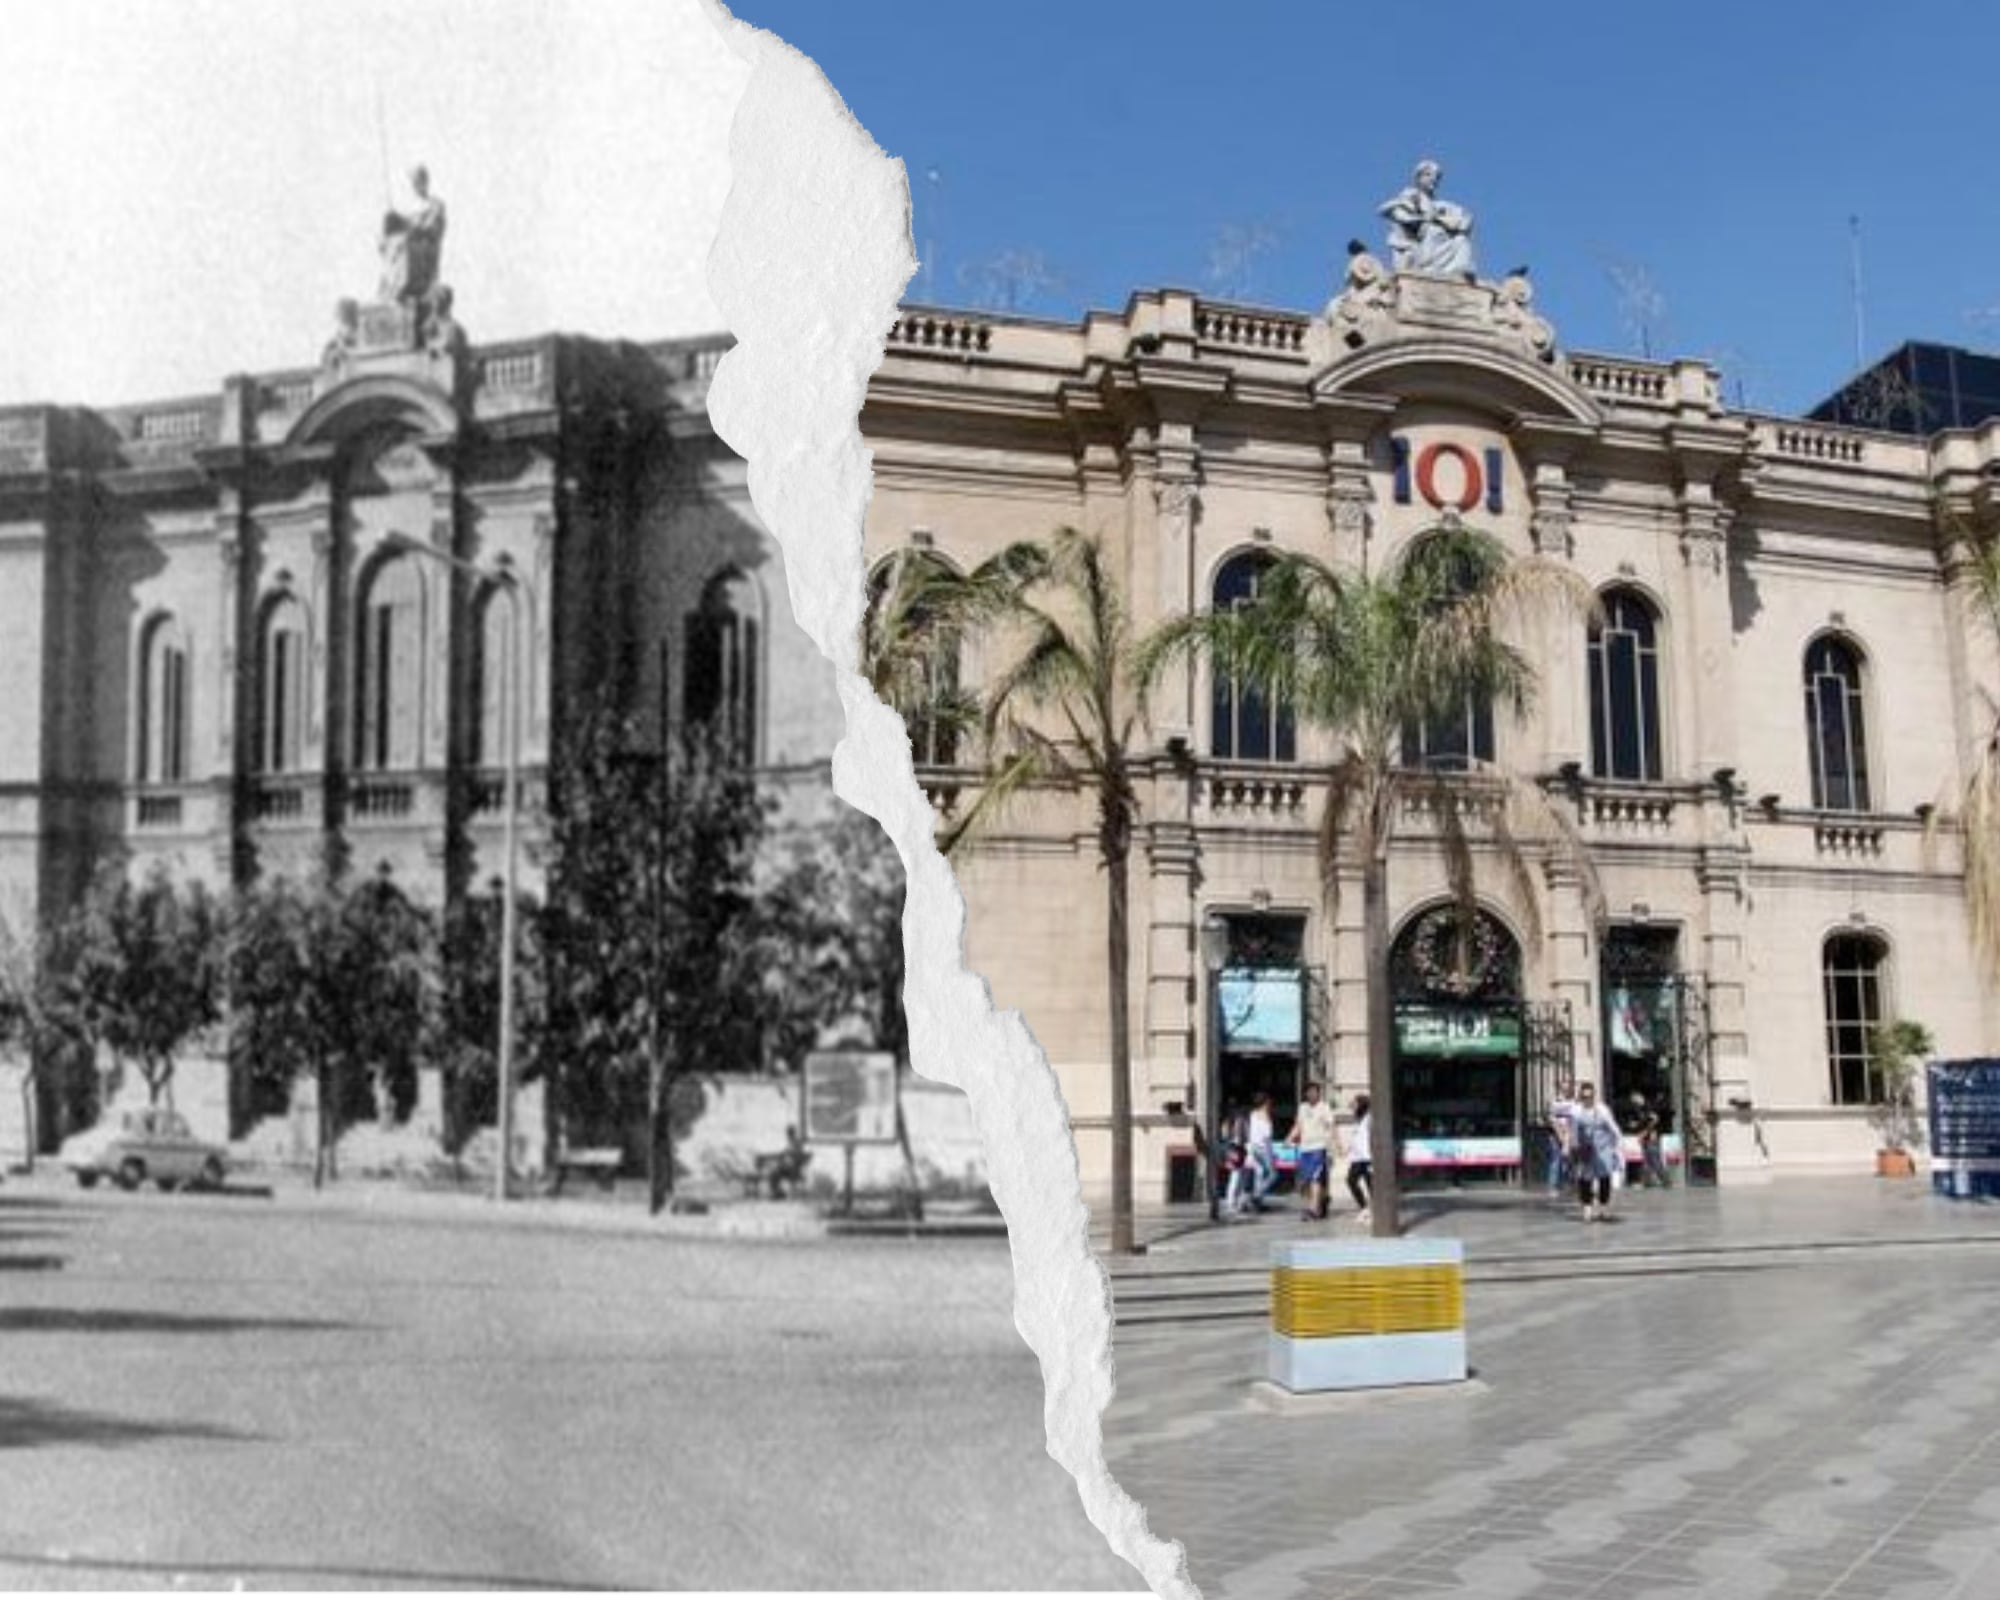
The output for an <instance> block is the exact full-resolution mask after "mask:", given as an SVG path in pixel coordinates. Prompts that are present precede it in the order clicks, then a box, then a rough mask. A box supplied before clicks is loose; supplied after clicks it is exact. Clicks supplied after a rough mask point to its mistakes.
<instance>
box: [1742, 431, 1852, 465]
mask: <svg viewBox="0 0 2000 1600" xmlns="http://www.w3.org/2000/svg"><path fill="white" fill-rule="evenodd" d="M1757 437H1758V443H1759V444H1762V445H1767V446H1768V448H1769V449H1770V450H1771V452H1772V453H1773V454H1774V455H1779V456H1784V457H1786V458H1787V459H1789V460H1793V461H1812V462H1821V463H1825V464H1828V465H1832V466H1842V467H1859V466H1862V465H1865V464H1866V461H1867V441H1866V440H1865V439H1864V438H1863V436H1862V435H1860V434H1858V433H1850V432H1847V431H1846V430H1844V429H1840V428H1806V427H1800V426H1798V425H1796V424H1794V423H1788V422H1780V423H1774V424H1769V425H1767V426H1765V427H1761V428H1759V429H1758V435H1757Z"/></svg>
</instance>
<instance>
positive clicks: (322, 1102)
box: [313, 1061, 332, 1189]
mask: <svg viewBox="0 0 2000 1600" xmlns="http://www.w3.org/2000/svg"><path fill="white" fill-rule="evenodd" d="M313 1076H314V1077H315V1078H316V1079H317V1081H318V1083H319V1105H318V1106H317V1107H316V1108H315V1109H314V1116H313V1128H314V1137H313V1187H314V1188H315V1189H320V1188H324V1187H325V1185H326V1158H327V1148H328V1140H327V1136H326V1132H327V1127H326V1119H327V1103H328V1102H329V1101H330V1100H331V1099H332V1096H331V1095H330V1094H329V1093H328V1092H327V1089H328V1086H327V1070H326V1063H325V1062H324V1061H321V1062H320V1064H319V1070H318V1071H317V1072H316V1073H314V1075H313Z"/></svg>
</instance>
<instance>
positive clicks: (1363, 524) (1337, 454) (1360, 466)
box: [1326, 439, 1375, 568]
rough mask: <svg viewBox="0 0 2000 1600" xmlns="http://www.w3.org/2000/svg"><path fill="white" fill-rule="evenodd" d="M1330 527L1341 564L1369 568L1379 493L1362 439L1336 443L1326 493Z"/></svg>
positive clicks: (1338, 561)
mask: <svg viewBox="0 0 2000 1600" xmlns="http://www.w3.org/2000/svg"><path fill="white" fill-rule="evenodd" d="M1326 525H1327V532H1328V534H1329V535H1330V536H1331V538H1332V540H1333V552H1332V553H1333V560H1334V562H1335V563H1336V564H1337V565H1342V566H1352V567H1357V568H1365V567H1366V566H1367V565H1368V561H1369V556H1370V551H1369V541H1370V540H1371V539H1372V538H1373V536H1374V530H1375V490H1374V487H1373V485H1372V484H1371V483H1370V482H1369V476H1368V457H1367V453H1366V447H1365V446H1364V445H1363V444H1362V442H1361V441H1360V440H1358V439H1342V440H1339V441H1337V442H1336V443H1335V445H1334V447H1333V452H1332V460H1331V462H1330V472H1329V475H1328V480H1327V490H1326Z"/></svg>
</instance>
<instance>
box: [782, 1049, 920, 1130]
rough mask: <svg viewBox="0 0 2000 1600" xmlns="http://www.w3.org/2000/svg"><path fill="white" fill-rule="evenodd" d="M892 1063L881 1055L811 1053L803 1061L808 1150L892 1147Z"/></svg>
mask: <svg viewBox="0 0 2000 1600" xmlns="http://www.w3.org/2000/svg"><path fill="white" fill-rule="evenodd" d="M898 1088H899V1084H898V1081H897V1077H896V1058H895V1057H894V1056H893V1055H890V1054H889V1053H888V1052H886V1051H880V1050H815V1051H814V1052H813V1053H812V1054H810V1055H808V1056H807V1057H806V1059H805V1137H806V1141H807V1142H808V1143H809V1144H894V1143H895V1142H896V1096H897V1092H898Z"/></svg>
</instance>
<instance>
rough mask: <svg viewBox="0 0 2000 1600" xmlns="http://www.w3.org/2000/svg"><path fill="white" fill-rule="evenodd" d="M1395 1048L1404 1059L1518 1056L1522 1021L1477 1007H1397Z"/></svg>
mask: <svg viewBox="0 0 2000 1600" xmlns="http://www.w3.org/2000/svg"><path fill="white" fill-rule="evenodd" d="M1396 1048H1397V1049H1398V1050H1399V1051H1400V1052H1401V1053H1402V1054H1404V1055H1406V1056H1518V1055H1519V1054H1520V1053H1521V1019H1520V1017H1518V1016H1517V1015H1515V1014H1514V1013H1513V1012H1511V1011H1494V1010H1488V1009H1486V1008H1484V1007H1480V1006H1400V1007H1398V1008H1397V1011H1396Z"/></svg>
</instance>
